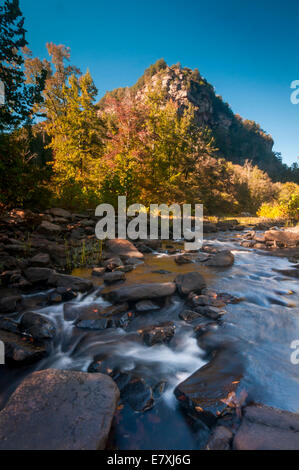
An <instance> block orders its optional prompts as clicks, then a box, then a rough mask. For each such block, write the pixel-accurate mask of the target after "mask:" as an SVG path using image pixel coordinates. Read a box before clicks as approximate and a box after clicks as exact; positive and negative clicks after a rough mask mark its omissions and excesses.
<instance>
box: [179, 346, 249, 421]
mask: <svg viewBox="0 0 299 470" xmlns="http://www.w3.org/2000/svg"><path fill="white" fill-rule="evenodd" d="M243 371H244V367H243V363H242V362H241V359H240V355H239V352H238V351H234V350H233V349H232V348H225V349H223V350H220V351H217V353H216V354H215V356H214V357H213V359H212V360H211V362H209V363H208V364H206V365H205V366H203V367H201V369H199V370H198V371H196V372H195V373H194V374H192V375H191V376H190V377H188V378H187V379H186V380H185V381H184V382H182V383H180V384H179V385H178V386H177V387H176V389H175V391H174V394H175V396H176V397H177V399H178V400H179V401H180V403H181V405H182V406H183V407H184V408H186V409H187V410H188V411H190V412H193V413H194V414H195V415H196V416H197V417H198V418H199V419H201V420H203V421H205V422H206V423H207V424H208V425H213V424H214V423H215V422H216V420H217V418H218V417H219V415H220V414H221V413H222V412H223V411H224V410H225V409H226V407H227V404H226V400H228V399H229V397H230V396H231V393H237V391H238V389H239V388H240V387H241V385H240V381H241V379H242V377H243Z"/></svg>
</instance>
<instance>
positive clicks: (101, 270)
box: [91, 268, 106, 277]
mask: <svg viewBox="0 0 299 470" xmlns="http://www.w3.org/2000/svg"><path fill="white" fill-rule="evenodd" d="M105 271H106V268H93V270H92V273H91V275H92V276H96V277H101V276H103V274H104V272H105Z"/></svg>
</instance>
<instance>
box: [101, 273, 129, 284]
mask: <svg viewBox="0 0 299 470" xmlns="http://www.w3.org/2000/svg"><path fill="white" fill-rule="evenodd" d="M103 279H104V282H106V283H107V284H112V283H113V282H117V281H124V280H125V279H126V275H125V273H123V272H122V271H113V272H112V273H106V274H104V277H103Z"/></svg>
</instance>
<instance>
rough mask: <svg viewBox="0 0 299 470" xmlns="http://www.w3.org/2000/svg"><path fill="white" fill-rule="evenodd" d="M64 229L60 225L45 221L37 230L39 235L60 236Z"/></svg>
mask: <svg viewBox="0 0 299 470" xmlns="http://www.w3.org/2000/svg"><path fill="white" fill-rule="evenodd" d="M61 230H62V228H61V226H60V225H56V224H52V223H51V222H47V221H46V220H43V221H42V223H41V224H40V226H39V227H38V228H37V231H38V233H40V234H42V235H58V234H59V233H60V232H61Z"/></svg>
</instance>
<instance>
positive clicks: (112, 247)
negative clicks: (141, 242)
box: [106, 239, 143, 259]
mask: <svg viewBox="0 0 299 470" xmlns="http://www.w3.org/2000/svg"><path fill="white" fill-rule="evenodd" d="M106 245H107V249H108V251H109V252H111V253H113V254H114V255H116V256H122V257H124V258H136V259H143V254H142V253H140V251H138V250H137V248H136V247H135V246H134V245H133V243H131V242H130V241H129V240H122V239H115V240H107V242H106Z"/></svg>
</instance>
